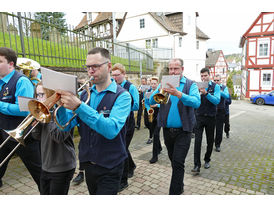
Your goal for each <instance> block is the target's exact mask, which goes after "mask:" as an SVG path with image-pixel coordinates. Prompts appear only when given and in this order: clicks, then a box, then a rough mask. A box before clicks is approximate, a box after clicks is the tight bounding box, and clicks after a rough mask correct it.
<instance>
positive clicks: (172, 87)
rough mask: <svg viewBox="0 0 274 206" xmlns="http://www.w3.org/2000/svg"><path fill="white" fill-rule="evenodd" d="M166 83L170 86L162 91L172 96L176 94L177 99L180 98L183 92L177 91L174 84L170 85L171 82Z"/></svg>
mask: <svg viewBox="0 0 274 206" xmlns="http://www.w3.org/2000/svg"><path fill="white" fill-rule="evenodd" d="M167 85H168V86H169V87H170V88H164V91H165V92H167V93H169V94H171V95H173V96H176V97H178V98H179V99H181V98H182V95H183V93H182V92H180V91H178V90H177V89H176V88H175V87H174V86H172V85H171V84H169V83H167Z"/></svg>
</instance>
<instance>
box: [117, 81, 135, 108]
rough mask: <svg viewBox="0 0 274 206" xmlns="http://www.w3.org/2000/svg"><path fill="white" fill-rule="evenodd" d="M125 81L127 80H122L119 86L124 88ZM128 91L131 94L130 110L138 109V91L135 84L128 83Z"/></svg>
mask: <svg viewBox="0 0 274 206" xmlns="http://www.w3.org/2000/svg"><path fill="white" fill-rule="evenodd" d="M126 81H127V80H124V81H123V82H122V83H121V87H123V88H124V86H125V83H126ZM129 93H130V94H131V96H132V98H133V106H132V108H131V111H138V110H139V92H138V89H137V88H136V86H135V85H134V84H131V85H130V87H129Z"/></svg>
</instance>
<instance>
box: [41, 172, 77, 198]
mask: <svg viewBox="0 0 274 206" xmlns="http://www.w3.org/2000/svg"><path fill="white" fill-rule="evenodd" d="M74 171H75V168H74V169H71V170H69V171H65V172H46V171H44V170H42V172H41V181H40V184H41V191H40V194H41V195H67V194H68V191H69V186H70V181H71V179H72V177H73V174H74Z"/></svg>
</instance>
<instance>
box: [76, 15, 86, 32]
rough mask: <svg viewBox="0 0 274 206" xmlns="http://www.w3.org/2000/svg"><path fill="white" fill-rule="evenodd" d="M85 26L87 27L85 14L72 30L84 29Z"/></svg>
mask: <svg viewBox="0 0 274 206" xmlns="http://www.w3.org/2000/svg"><path fill="white" fill-rule="evenodd" d="M86 25H88V20H87V14H85V15H84V16H83V18H82V20H81V21H80V23H79V24H78V25H77V26H76V27H75V28H74V30H78V29H81V28H83V27H85V26H86Z"/></svg>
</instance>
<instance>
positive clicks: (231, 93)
mask: <svg viewBox="0 0 274 206" xmlns="http://www.w3.org/2000/svg"><path fill="white" fill-rule="evenodd" d="M226 86H227V87H228V90H229V92H230V95H231V98H232V99H236V98H237V95H236V94H234V86H233V81H232V75H231V74H230V75H229V76H228V79H227V82H226Z"/></svg>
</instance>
